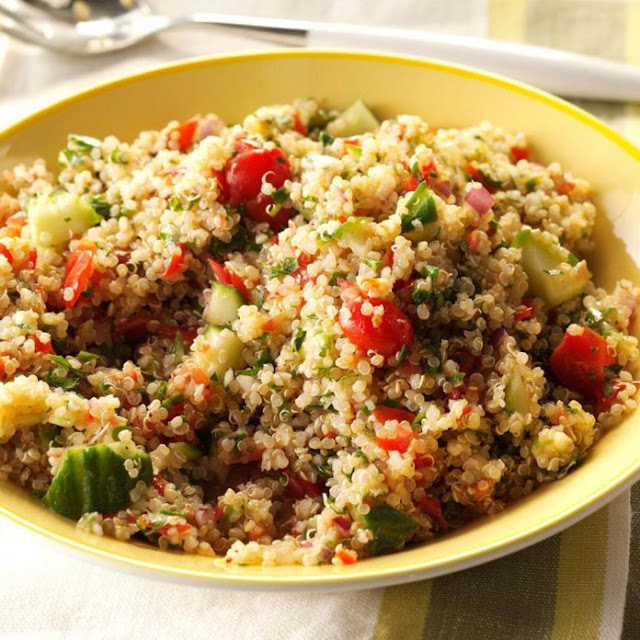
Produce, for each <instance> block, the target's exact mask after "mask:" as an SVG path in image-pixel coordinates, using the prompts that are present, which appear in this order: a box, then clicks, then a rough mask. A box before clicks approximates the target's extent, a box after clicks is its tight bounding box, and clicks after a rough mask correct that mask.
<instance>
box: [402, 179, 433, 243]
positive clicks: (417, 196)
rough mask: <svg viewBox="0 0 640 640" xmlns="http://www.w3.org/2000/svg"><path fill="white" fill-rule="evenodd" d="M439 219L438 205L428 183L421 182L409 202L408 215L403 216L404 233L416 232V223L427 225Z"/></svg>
mask: <svg viewBox="0 0 640 640" xmlns="http://www.w3.org/2000/svg"><path fill="white" fill-rule="evenodd" d="M437 219H438V212H437V210H436V203H435V200H434V199H433V195H432V193H431V191H429V189H428V188H427V185H426V183H424V182H421V183H420V184H419V185H418V186H417V187H416V190H415V191H414V192H413V194H412V195H411V197H410V198H409V200H408V201H407V214H406V215H404V216H402V221H401V229H402V233H407V232H409V231H415V225H414V222H419V223H420V224H422V225H423V226H424V225H427V224H430V223H431V222H435V221H436V220H437Z"/></svg>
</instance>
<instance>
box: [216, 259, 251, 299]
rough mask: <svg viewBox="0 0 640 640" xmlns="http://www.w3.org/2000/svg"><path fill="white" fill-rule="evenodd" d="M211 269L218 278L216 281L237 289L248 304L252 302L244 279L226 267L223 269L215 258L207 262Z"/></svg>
mask: <svg viewBox="0 0 640 640" xmlns="http://www.w3.org/2000/svg"><path fill="white" fill-rule="evenodd" d="M207 262H208V263H209V265H210V266H211V269H212V270H213V275H214V276H215V277H216V280H217V281H218V282H220V283H221V284H228V285H231V286H232V287H235V288H236V289H237V290H238V291H239V292H240V295H241V296H242V297H243V298H244V301H245V302H246V303H249V302H250V300H251V299H250V296H249V291H248V289H247V287H246V285H245V284H244V281H243V280H242V278H241V277H240V276H239V275H238V274H237V273H234V272H233V271H230V270H229V269H227V268H226V267H223V266H222V265H221V264H220V263H219V262H216V261H215V260H214V259H213V258H209V259H208V260H207Z"/></svg>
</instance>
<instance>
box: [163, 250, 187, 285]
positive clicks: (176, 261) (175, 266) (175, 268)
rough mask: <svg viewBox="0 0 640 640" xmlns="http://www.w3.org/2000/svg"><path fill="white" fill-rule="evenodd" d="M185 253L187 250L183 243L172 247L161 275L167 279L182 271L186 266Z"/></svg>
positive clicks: (175, 276)
mask: <svg viewBox="0 0 640 640" xmlns="http://www.w3.org/2000/svg"><path fill="white" fill-rule="evenodd" d="M187 254H188V251H187V250H186V249H185V248H184V245H183V244H182V243H180V244H177V245H176V246H175V247H174V249H173V253H172V254H171V257H170V258H169V260H168V261H167V266H166V268H165V270H164V273H163V274H162V277H163V278H166V279H167V280H172V279H174V278H177V277H178V276H179V275H180V274H181V273H183V272H184V270H185V269H186V266H187V263H186V259H187Z"/></svg>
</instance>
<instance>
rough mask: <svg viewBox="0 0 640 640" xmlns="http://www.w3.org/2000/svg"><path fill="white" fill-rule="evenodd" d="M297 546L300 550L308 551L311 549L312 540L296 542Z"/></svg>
mask: <svg viewBox="0 0 640 640" xmlns="http://www.w3.org/2000/svg"><path fill="white" fill-rule="evenodd" d="M298 546H299V547H300V548H301V549H310V548H311V547H313V540H301V541H300V542H298Z"/></svg>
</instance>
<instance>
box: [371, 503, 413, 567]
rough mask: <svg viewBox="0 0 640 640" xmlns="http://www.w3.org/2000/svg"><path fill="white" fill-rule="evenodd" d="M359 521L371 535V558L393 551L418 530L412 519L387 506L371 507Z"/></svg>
mask: <svg viewBox="0 0 640 640" xmlns="http://www.w3.org/2000/svg"><path fill="white" fill-rule="evenodd" d="M360 519H361V521H362V524H363V525H364V526H365V527H366V528H367V529H370V530H371V532H372V533H373V540H372V541H371V542H370V544H369V552H370V553H371V555H373V556H379V555H380V554H382V553H388V552H390V551H395V550H396V549H398V548H399V547H400V546H401V545H402V544H403V543H404V542H406V541H407V538H408V537H409V536H410V535H411V534H412V533H413V532H414V531H415V530H416V529H417V528H418V523H417V522H416V521H415V520H414V519H413V518H410V517H409V516H408V515H406V514H405V513H402V511H398V510H397V509H394V508H393V507H389V506H388V505H380V506H378V507H372V508H371V509H370V510H369V513H367V514H365V515H363V516H360Z"/></svg>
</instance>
